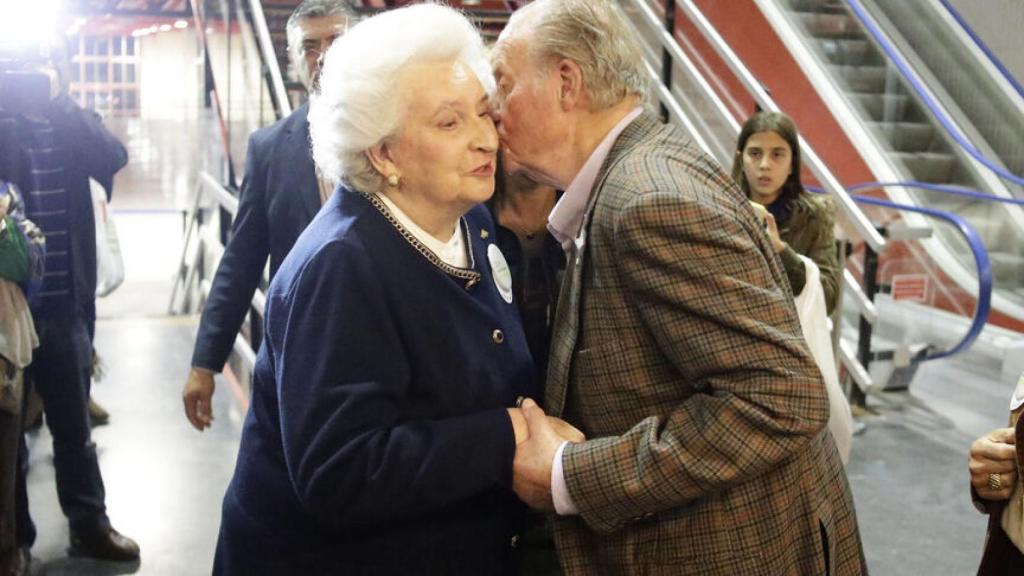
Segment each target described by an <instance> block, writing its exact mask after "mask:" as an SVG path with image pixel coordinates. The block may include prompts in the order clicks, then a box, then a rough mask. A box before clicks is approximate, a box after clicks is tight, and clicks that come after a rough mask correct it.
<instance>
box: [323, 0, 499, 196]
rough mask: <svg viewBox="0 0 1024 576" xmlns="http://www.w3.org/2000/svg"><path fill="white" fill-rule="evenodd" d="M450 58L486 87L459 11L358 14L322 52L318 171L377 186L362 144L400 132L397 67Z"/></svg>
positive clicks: (477, 41) (479, 53)
mask: <svg viewBox="0 0 1024 576" xmlns="http://www.w3.org/2000/svg"><path fill="white" fill-rule="evenodd" d="M439 59H452V60H455V61H457V62H461V63H462V64H464V65H465V66H466V67H467V68H469V69H470V70H472V71H473V74H474V75H475V76H476V77H477V79H478V80H479V81H480V84H482V85H483V87H484V90H485V91H486V92H487V93H488V94H493V93H494V77H493V76H492V74H491V67H490V65H489V64H488V59H487V52H486V49H485V48H484V44H483V40H482V39H481V37H480V34H479V32H477V30H476V28H475V27H474V26H473V24H472V23H471V22H470V21H469V20H467V19H466V18H465V17H464V16H463V15H462V14H461V13H459V12H458V11H456V10H454V9H452V8H448V7H446V6H441V5H439V4H416V5H413V6H409V7H406V8H399V9H397V10H391V11H388V12H383V13H380V14H378V15H376V16H373V17H371V18H367V19H366V20H363V21H362V22H360V23H359V24H357V25H356V26H355V27H353V28H352V29H351V30H349V31H348V33H346V34H345V35H344V36H342V37H341V38H339V39H338V40H337V41H335V42H334V44H333V45H332V46H331V49H330V50H329V51H328V52H327V57H326V60H325V62H324V66H323V70H322V72H321V77H320V94H319V95H318V96H316V97H314V98H313V100H312V102H311V104H310V107H309V133H310V137H311V139H312V141H313V160H314V161H315V162H316V165H317V168H318V169H319V170H320V173H321V175H323V176H324V177H326V178H328V179H330V180H332V181H334V182H344V183H345V184H346V185H348V186H350V187H352V188H354V189H356V190H359V191H361V192H378V191H380V190H381V189H383V187H384V182H385V181H384V177H383V176H382V175H381V174H379V173H378V172H377V171H376V169H374V167H373V165H372V164H371V163H370V161H369V158H368V157H367V155H366V151H367V150H369V149H371V148H373V147H374V146H376V145H378V144H380V143H381V142H382V141H384V140H385V139H387V138H389V137H391V136H394V135H395V134H397V133H398V132H399V130H400V128H401V124H402V122H403V121H404V113H405V110H406V108H407V107H406V105H405V102H403V101H401V98H399V97H398V96H396V95H397V94H400V93H401V91H400V90H398V85H397V84H398V81H399V79H400V77H401V71H402V70H403V69H404V68H405V67H407V66H409V65H410V64H415V63H419V62H425V61H436V60H439Z"/></svg>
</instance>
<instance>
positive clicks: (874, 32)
mask: <svg viewBox="0 0 1024 576" xmlns="http://www.w3.org/2000/svg"><path fill="white" fill-rule="evenodd" d="M846 3H847V4H848V5H849V7H850V10H851V12H853V14H854V15H855V16H856V17H857V19H858V20H859V21H860V23H861V25H863V26H864V29H865V30H867V31H868V33H869V34H871V36H872V38H874V39H875V42H877V43H878V45H879V46H880V47H881V48H882V50H883V51H884V52H885V55H886V56H887V57H888V58H889V61H890V62H892V63H893V65H894V66H896V69H897V70H899V73H900V75H901V76H903V78H904V80H906V81H907V83H908V84H909V85H910V87H911V88H912V89H913V90H914V92H915V93H916V94H917V95H918V97H919V98H921V101H922V102H924V104H925V106H927V107H928V110H929V111H931V113H932V115H933V116H934V117H935V119H936V120H938V122H939V124H940V125H942V128H943V129H944V130H945V131H946V133H948V134H949V135H950V137H951V138H953V140H954V141H955V142H956V143H957V145H958V146H960V147H961V148H963V150H964V151H965V152H967V153H968V154H970V155H971V157H973V158H974V159H975V160H977V161H978V162H979V163H981V165H983V166H985V167H986V168H988V169H989V170H991V171H992V172H993V173H994V174H996V175H997V176H999V177H1001V178H1003V179H1004V180H1008V181H1010V182H1013V183H1014V184H1017V185H1019V186H1024V178H1022V177H1020V176H1018V175H1016V174H1013V173H1011V172H1009V171H1007V170H1006V169H1005V168H1003V167H1001V166H999V165H997V164H996V163H994V162H993V161H992V160H990V159H989V158H988V157H986V156H985V155H984V154H982V152H981V151H980V150H978V149H977V148H975V147H974V145H973V144H971V143H970V142H968V141H967V138H966V137H965V136H964V135H963V133H962V132H961V131H960V129H959V128H957V127H956V125H955V124H953V121H952V120H951V119H950V118H949V116H947V115H946V113H945V112H944V111H943V110H942V109H941V108H940V107H939V105H938V103H937V102H935V100H934V99H933V98H932V97H931V94H929V93H928V90H926V89H925V88H924V85H923V84H922V82H921V79H920V78H919V77H918V75H917V74H915V73H914V71H913V70H912V69H911V68H910V65H909V64H908V63H907V61H906V60H905V59H904V58H903V56H902V54H900V53H899V51H898V50H897V49H896V48H895V47H894V46H893V45H892V43H891V42H889V39H888V38H887V37H886V35H885V34H884V33H883V32H882V30H881V29H880V28H879V27H878V24H876V23H875V21H874V19H873V18H872V17H871V15H870V14H868V13H867V10H865V9H864V6H863V5H862V4H861V3H860V0H846Z"/></svg>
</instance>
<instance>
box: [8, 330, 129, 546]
mask: <svg viewBox="0 0 1024 576" xmlns="http://www.w3.org/2000/svg"><path fill="white" fill-rule="evenodd" d="M36 331H37V332H38V333H39V348H37V349H36V350H35V353H34V354H33V356H32V365H31V366H29V367H28V369H27V370H26V372H25V374H26V382H28V381H31V382H32V384H33V386H34V387H35V389H36V391H37V392H39V395H40V396H41V397H42V399H43V405H44V413H45V414H46V425H47V427H48V428H49V429H50V434H51V435H52V436H53V467H54V470H55V472H56V480H57V497H58V499H59V500H60V506H61V509H62V510H63V511H64V515H65V516H67V518H68V523H69V525H70V528H71V531H72V532H73V533H92V532H94V531H100V530H105V529H107V528H109V526H110V520H109V519H108V518H107V514H106V505H105V504H104V501H105V499H106V493H105V491H104V489H103V478H102V477H101V476H100V466H99V461H98V460H97V458H96V445H95V444H93V442H92V432H91V430H90V427H89V412H88V402H89V387H90V384H91V378H90V367H91V364H92V342H91V340H90V338H89V332H88V327H87V325H86V321H84V320H81V319H71V320H49V319H40V320H38V321H37V322H36ZM27 462H28V451H27V449H26V447H25V443H24V438H23V439H22V442H21V449H20V450H19V466H18V494H17V503H16V508H17V531H18V544H19V545H20V546H31V545H32V544H33V543H34V542H35V537H36V530H35V525H34V524H33V523H32V517H31V515H30V514H29V506H28V497H27V496H28V495H27V492H26V490H25V474H26V473H27Z"/></svg>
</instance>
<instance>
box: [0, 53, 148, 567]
mask: <svg viewBox="0 0 1024 576" xmlns="http://www.w3.org/2000/svg"><path fill="white" fill-rule="evenodd" d="M28 69H30V70H31V73H36V74H37V75H36V78H40V79H43V80H42V81H41V82H34V81H33V82H24V83H15V84H14V85H13V86H14V87H13V89H12V88H11V84H7V85H6V88H7V89H6V90H5V93H3V94H0V107H2V110H3V111H2V112H0V120H2V121H3V126H4V127H5V128H6V129H5V130H4V133H3V134H0V139H3V140H6V143H5V145H4V146H3V147H2V151H3V157H2V158H0V172H6V174H5V173H0V178H3V179H5V180H8V181H11V182H14V183H15V184H16V185H17V186H18V187H19V188H20V189H21V190H22V191H23V192H24V201H25V213H26V216H27V217H28V218H29V219H30V220H32V221H33V222H35V224H36V225H37V226H39V228H40V229H41V230H42V232H43V234H44V235H45V238H46V247H47V250H46V257H45V260H44V268H45V271H46V272H45V276H44V278H43V282H42V286H41V289H40V291H39V293H38V295H37V297H36V298H35V301H34V302H33V303H32V317H33V321H34V323H35V327H36V331H37V333H38V335H39V348H37V349H36V350H35V353H34V355H33V358H32V364H31V365H30V366H29V367H28V369H27V370H26V374H25V375H26V381H31V382H32V384H33V386H34V387H35V389H36V391H37V392H38V393H39V395H40V396H41V397H42V399H43V403H44V405H45V414H46V423H47V425H48V427H49V428H50V432H51V434H52V435H53V464H54V469H55V474H56V483H57V495H58V498H59V500H60V505H61V509H62V510H63V512H64V515H65V516H66V517H67V518H68V522H69V524H70V539H71V547H70V552H71V554H72V555H78V556H87V557H92V558H99V559H104V560H119V561H124V560H134V559H137V558H138V557H139V547H138V545H137V544H136V543H135V542H134V541H133V540H132V539H130V538H128V537H125V536H123V535H121V534H120V533H119V532H118V531H117V530H115V529H114V528H113V527H112V526H111V524H110V519H109V518H108V517H107V514H106V505H105V499H106V494H105V490H104V486H103V478H102V476H101V474H100V467H99V461H98V459H97V456H96V446H95V444H94V443H93V442H92V438H91V431H90V426H89V415H88V409H87V404H88V399H89V387H90V368H91V359H92V343H91V338H90V335H89V327H90V325H91V324H92V323H93V322H94V321H95V319H96V228H95V223H94V220H93V209H92V196H91V192H90V188H89V179H90V178H93V179H95V180H96V181H97V182H99V183H100V184H102V185H103V187H104V188H105V189H106V190H108V191H109V190H111V184H112V182H113V177H114V174H115V173H116V172H117V171H118V170H120V169H121V168H122V167H123V166H124V165H125V164H127V162H128V153H127V151H126V150H125V148H124V146H122V145H121V143H120V142H119V141H118V140H117V138H115V137H114V136H113V135H112V134H110V133H109V132H108V131H107V130H106V129H105V128H104V127H103V124H102V122H101V120H100V117H99V115H98V114H96V113H95V112H92V111H88V110H84V109H82V108H80V107H79V106H78V105H77V104H76V103H75V102H74V101H73V100H72V99H71V98H70V97H69V96H68V95H67V94H66V92H65V90H64V89H63V86H62V83H61V81H60V80H61V79H60V77H59V75H58V74H56V73H55V72H53V66H52V64H51V63H50V62H49V61H48V60H47V61H45V62H43V63H42V64H39V65H37V66H36V67H35V68H31V66H28ZM38 72H43V73H41V74H38ZM24 77H25V78H26V79H27V80H31V79H32V77H31V75H30V74H25V75H24ZM47 80H48V81H47ZM47 84H48V86H47ZM40 85H41V86H42V87H43V88H44V90H42V93H41V94H34V92H33V94H26V93H24V92H27V91H28V89H29V88H32V89H36V88H37V87H38V86H40ZM18 89H21V92H22V93H17V92H18ZM45 89H48V90H49V94H46V92H45ZM12 91H13V92H14V93H11V92H12ZM47 96H48V97H47ZM108 194H109V192H108ZM27 459H28V454H27V448H26V447H25V444H24V442H22V444H21V449H20V450H19V460H20V465H19V466H18V474H19V475H20V477H19V486H18V494H17V498H16V509H17V541H18V545H19V547H21V548H22V550H26V551H27V550H28V549H30V548H31V546H32V544H33V543H34V541H35V537H36V530H35V525H34V523H33V522H32V518H31V515H30V513H29V502H28V497H27V492H26V491H25V489H24V486H25V484H24V474H25V473H26V469H27V466H26V465H25V463H26V462H27Z"/></svg>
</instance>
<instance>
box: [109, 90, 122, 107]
mask: <svg viewBox="0 0 1024 576" xmlns="http://www.w3.org/2000/svg"><path fill="white" fill-rule="evenodd" d="M110 107H111V108H112V109H113V110H121V109H123V108H124V91H123V90H114V91H112V92H111V93H110Z"/></svg>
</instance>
